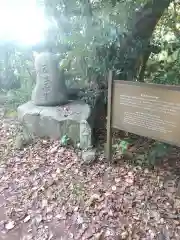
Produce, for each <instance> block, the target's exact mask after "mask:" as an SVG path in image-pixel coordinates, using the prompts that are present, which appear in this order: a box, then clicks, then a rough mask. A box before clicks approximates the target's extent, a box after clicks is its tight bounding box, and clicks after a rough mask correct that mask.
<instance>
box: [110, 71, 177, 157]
mask: <svg viewBox="0 0 180 240" xmlns="http://www.w3.org/2000/svg"><path fill="white" fill-rule="evenodd" d="M107 120H108V121H107V158H108V159H109V160H110V159H111V148H112V142H111V138H112V136H111V128H112V127H113V128H117V129H120V130H124V131H127V132H131V133H134V134H138V135H141V136H144V137H149V138H152V139H155V140H158V141H162V142H166V143H169V144H172V145H176V146H180V127H179V123H180V86H167V85H161V84H147V83H138V82H131V81H120V80H115V81H113V78H112V72H110V74H109V80H108V119H107Z"/></svg>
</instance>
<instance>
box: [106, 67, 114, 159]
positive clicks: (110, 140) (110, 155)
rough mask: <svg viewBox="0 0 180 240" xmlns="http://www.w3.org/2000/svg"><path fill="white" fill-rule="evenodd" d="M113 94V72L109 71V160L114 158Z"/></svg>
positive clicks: (107, 146) (107, 147)
mask: <svg viewBox="0 0 180 240" xmlns="http://www.w3.org/2000/svg"><path fill="white" fill-rule="evenodd" d="M112 95H113V74H112V71H110V72H109V76H108V104H107V105H108V109H107V142H106V157H107V159H108V161H111V160H112V159H111V158H112V126H111V125H112Z"/></svg>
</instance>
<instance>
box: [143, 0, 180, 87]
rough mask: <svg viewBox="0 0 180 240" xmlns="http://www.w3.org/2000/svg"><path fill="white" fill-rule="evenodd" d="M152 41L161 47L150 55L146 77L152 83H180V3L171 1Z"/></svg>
mask: <svg viewBox="0 0 180 240" xmlns="http://www.w3.org/2000/svg"><path fill="white" fill-rule="evenodd" d="M153 42H154V43H156V44H158V45H159V46H160V47H161V51H160V53H159V54H158V55H151V57H150V59H149V61H148V64H147V72H146V78H147V80H152V81H153V82H154V83H160V84H169V85H178V84H180V70H179V69H180V5H179V4H178V2H177V1H173V2H172V3H171V5H170V7H169V9H168V11H166V14H165V15H164V16H163V17H162V19H161V20H160V22H159V24H158V26H157V28H156V31H155V32H154V36H153Z"/></svg>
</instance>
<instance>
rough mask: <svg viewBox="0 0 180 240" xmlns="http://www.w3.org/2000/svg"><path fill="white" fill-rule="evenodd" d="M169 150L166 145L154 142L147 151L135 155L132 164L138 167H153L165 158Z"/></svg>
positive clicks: (168, 146)
mask: <svg viewBox="0 0 180 240" xmlns="http://www.w3.org/2000/svg"><path fill="white" fill-rule="evenodd" d="M171 148H172V147H171V146H170V145H168V144H166V143H162V142H155V143H154V144H153V145H151V146H150V148H149V149H148V151H146V152H144V153H143V154H137V155H136V156H135V158H134V159H133V163H134V164H137V165H140V166H148V167H154V166H155V165H157V164H158V163H160V162H162V161H163V158H164V157H165V156H167V154H168V153H169V152H170V151H171Z"/></svg>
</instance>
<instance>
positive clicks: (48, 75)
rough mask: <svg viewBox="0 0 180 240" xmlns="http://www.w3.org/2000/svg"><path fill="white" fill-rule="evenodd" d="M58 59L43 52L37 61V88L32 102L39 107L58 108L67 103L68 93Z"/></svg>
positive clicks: (33, 93)
mask: <svg viewBox="0 0 180 240" xmlns="http://www.w3.org/2000/svg"><path fill="white" fill-rule="evenodd" d="M58 64H59V62H58V58H57V56H56V55H55V54H52V53H50V52H42V53H40V54H39V55H38V56H37V57H36V59H35V69H36V74H37V78H36V86H35V88H34V90H33V92H32V97H31V100H32V102H33V103H34V104H35V105H37V106H57V105H62V104H65V103H67V101H68V93H67V88H66V85H65V80H64V76H63V72H62V71H60V69H59V65H58Z"/></svg>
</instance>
